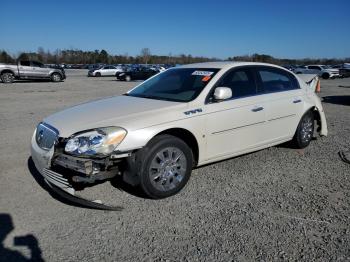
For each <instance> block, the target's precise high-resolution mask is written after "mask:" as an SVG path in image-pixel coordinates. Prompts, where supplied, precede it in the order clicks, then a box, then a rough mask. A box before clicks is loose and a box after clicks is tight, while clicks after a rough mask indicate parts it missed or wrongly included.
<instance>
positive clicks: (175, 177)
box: [31, 62, 327, 198]
mask: <svg viewBox="0 0 350 262" xmlns="http://www.w3.org/2000/svg"><path fill="white" fill-rule="evenodd" d="M303 79H305V80H303ZM318 85H319V80H318V77H317V76H314V77H312V76H310V75H306V77H304V78H301V77H299V76H298V75H295V74H294V73H292V72H290V71H288V70H286V69H284V68H282V67H279V66H275V65H271V64H264V63H251V62H211V63H200V64H191V65H185V66H181V67H176V68H171V69H168V70H166V71H164V72H162V73H159V74H157V75H155V76H153V77H151V78H150V79H148V80H147V81H145V82H143V83H141V84H139V85H138V86H136V87H135V88H134V89H132V90H130V91H129V92H127V93H126V94H124V95H122V96H115V97H109V98H106V99H100V100H97V101H93V102H90V103H85V104H81V105H78V106H75V107H73V108H70V109H66V110H63V111H61V112H58V113H55V114H53V115H51V116H48V117H47V118H45V119H43V121H42V122H41V123H40V124H39V125H38V126H37V129H36V130H35V132H34V135H33V138H32V142H31V150H32V158H33V160H34V163H35V165H36V167H37V169H38V170H39V172H40V173H41V174H42V175H43V176H44V178H45V179H46V180H47V181H48V183H50V184H54V185H56V186H57V187H59V188H61V189H63V190H65V191H66V192H69V193H71V194H74V192H75V188H76V186H77V185H79V186H81V185H82V184H84V183H86V184H89V183H95V181H97V180H104V179H111V178H113V177H115V176H117V175H119V176H122V178H123V179H124V181H125V182H127V183H129V184H131V185H135V186H136V185H140V186H141V188H142V189H143V190H144V192H145V193H146V194H147V195H148V196H149V197H152V198H164V197H169V196H171V195H174V194H176V193H177V192H179V191H180V190H181V189H182V188H183V187H184V186H185V184H186V183H187V181H188V180H189V178H190V175H191V171H192V169H193V168H194V167H198V166H202V165H205V164H209V163H213V162H216V161H220V160H224V159H228V158H232V157H234V156H238V155H242V154H246V153H248V152H252V151H256V150H261V149H264V148H268V147H271V146H274V145H277V144H281V143H284V142H287V141H291V144H292V145H293V147H295V148H304V147H306V146H308V145H309V144H310V142H311V141H312V138H313V136H314V129H316V128H314V127H315V126H316V125H317V127H318V128H317V129H316V130H317V131H318V132H319V134H320V135H321V136H325V135H327V123H326V117H325V114H324V111H323V108H322V104H321V101H320V99H319V97H318V96H317V95H316V94H315V90H316V87H317V89H318ZM228 175H229V174H228Z"/></svg>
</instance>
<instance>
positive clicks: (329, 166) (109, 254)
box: [0, 70, 350, 261]
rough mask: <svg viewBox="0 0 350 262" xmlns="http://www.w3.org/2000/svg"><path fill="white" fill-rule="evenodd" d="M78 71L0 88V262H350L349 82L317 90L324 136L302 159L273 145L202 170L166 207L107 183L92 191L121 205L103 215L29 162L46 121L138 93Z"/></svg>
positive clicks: (325, 84)
mask: <svg viewBox="0 0 350 262" xmlns="http://www.w3.org/2000/svg"><path fill="white" fill-rule="evenodd" d="M86 73H87V72H86V71H84V70H76V71H69V72H68V73H67V74H68V78H67V79H66V81H65V82H62V83H50V82H16V83H14V84H8V85H4V84H1V83H0V134H1V135H0V152H1V155H0V170H1V171H0V174H1V177H0V178H1V182H0V213H1V214H0V238H1V239H0V241H1V242H2V244H3V245H4V248H2V247H1V246H0V261H3V260H4V261H22V260H20V259H23V258H28V257H30V256H31V251H32V253H33V256H34V257H36V258H40V257H42V259H44V260H45V261H80V260H81V261H112V260H113V261H140V260H142V261H175V260H176V261H179V260H185V261H186V260H188V261H231V260H236V261H244V260H249V261H252V260H258V261H271V260H298V261H311V260H318V261H329V260H344V261H345V260H347V261H349V260H350V227H349V225H350V165H349V164H346V163H344V162H342V161H341V160H340V158H339V156H338V152H339V151H340V150H342V149H350V79H349V78H348V79H336V80H324V81H322V92H321V94H320V96H321V97H323V98H324V103H323V105H324V108H325V112H326V116H327V119H328V126H329V136H328V137H323V138H317V139H315V140H314V141H312V142H311V145H310V146H309V147H308V148H306V149H305V150H304V151H296V150H293V149H290V148H288V147H286V146H278V147H272V148H269V149H266V150H261V151H258V152H255V153H252V154H247V155H244V156H240V157H236V158H233V159H230V160H227V161H222V162H219V163H215V164H211V165H207V166H205V167H201V168H198V169H196V170H194V171H193V173H192V177H191V179H190V181H189V183H188V185H187V186H186V187H185V188H184V190H182V192H181V193H179V194H178V195H176V196H174V197H171V198H168V199H164V200H150V199H145V198H142V197H140V196H139V194H138V191H133V190H131V189H130V188H128V187H124V186H118V185H114V186H113V185H111V184H110V183H109V182H106V183H103V184H101V185H98V186H96V187H92V188H89V189H88V190H87V194H88V195H89V196H92V197H94V198H95V199H101V200H103V201H105V202H107V203H110V204H114V205H121V206H123V207H124V208H125V209H124V210H123V211H121V212H109V211H101V210H92V209H87V208H81V207H76V206H74V205H69V204H67V203H64V202H62V201H60V199H57V197H56V198H55V197H53V196H52V195H50V194H49V193H48V192H47V191H46V190H45V187H43V186H41V185H40V184H39V183H38V181H39V180H38V177H37V176H35V172H33V170H32V167H31V162H30V161H29V157H30V150H29V143H30V140H31V136H32V134H33V131H34V128H35V126H36V124H37V123H38V122H40V121H41V120H42V119H43V118H44V117H45V116H47V115H49V114H52V113H54V112H56V111H58V110H61V109H63V108H67V107H69V106H72V105H75V104H78V103H82V102H85V101H89V100H94V99H97V98H100V97H106V96H112V95H117V94H122V93H123V92H125V91H127V90H128V89H130V88H131V87H133V86H134V85H135V82H131V83H125V82H118V81H116V80H115V79H114V78H112V77H110V78H109V77H108V78H87V77H86ZM28 164H29V167H28ZM30 170H31V171H32V172H30ZM30 250H31V251H30Z"/></svg>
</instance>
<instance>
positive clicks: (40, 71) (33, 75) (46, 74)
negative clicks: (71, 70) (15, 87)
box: [0, 61, 66, 83]
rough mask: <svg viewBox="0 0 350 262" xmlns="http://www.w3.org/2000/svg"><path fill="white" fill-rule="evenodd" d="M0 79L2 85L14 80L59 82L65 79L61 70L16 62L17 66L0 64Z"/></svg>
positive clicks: (39, 64) (27, 62) (32, 62)
mask: <svg viewBox="0 0 350 262" xmlns="http://www.w3.org/2000/svg"><path fill="white" fill-rule="evenodd" d="M0 78H1V81H2V82H3V83H12V82H13V81H14V80H15V79H20V80H38V79H46V80H51V81H53V82H60V81H62V80H64V79H66V74H65V72H64V69H63V68H59V67H57V68H52V67H48V66H45V65H44V64H43V63H40V62H37V61H18V63H17V64H14V65H11V64H0Z"/></svg>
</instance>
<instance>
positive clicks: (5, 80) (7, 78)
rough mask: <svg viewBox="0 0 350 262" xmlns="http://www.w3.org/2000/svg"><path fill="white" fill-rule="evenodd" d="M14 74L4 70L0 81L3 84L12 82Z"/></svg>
mask: <svg viewBox="0 0 350 262" xmlns="http://www.w3.org/2000/svg"><path fill="white" fill-rule="evenodd" d="M14 80H15V76H14V75H13V74H12V73H10V72H5V73H2V74H1V81H2V82H3V83H5V84H10V83H13V81H14Z"/></svg>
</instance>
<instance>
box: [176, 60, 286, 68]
mask: <svg viewBox="0 0 350 262" xmlns="http://www.w3.org/2000/svg"><path fill="white" fill-rule="evenodd" d="M243 65H244V66H245V65H266V66H274V67H279V68H281V67H280V66H277V65H274V64H268V63H259V62H241V61H222V62H204V63H195V64H188V65H182V66H180V68H218V69H222V68H228V67H235V66H243Z"/></svg>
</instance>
